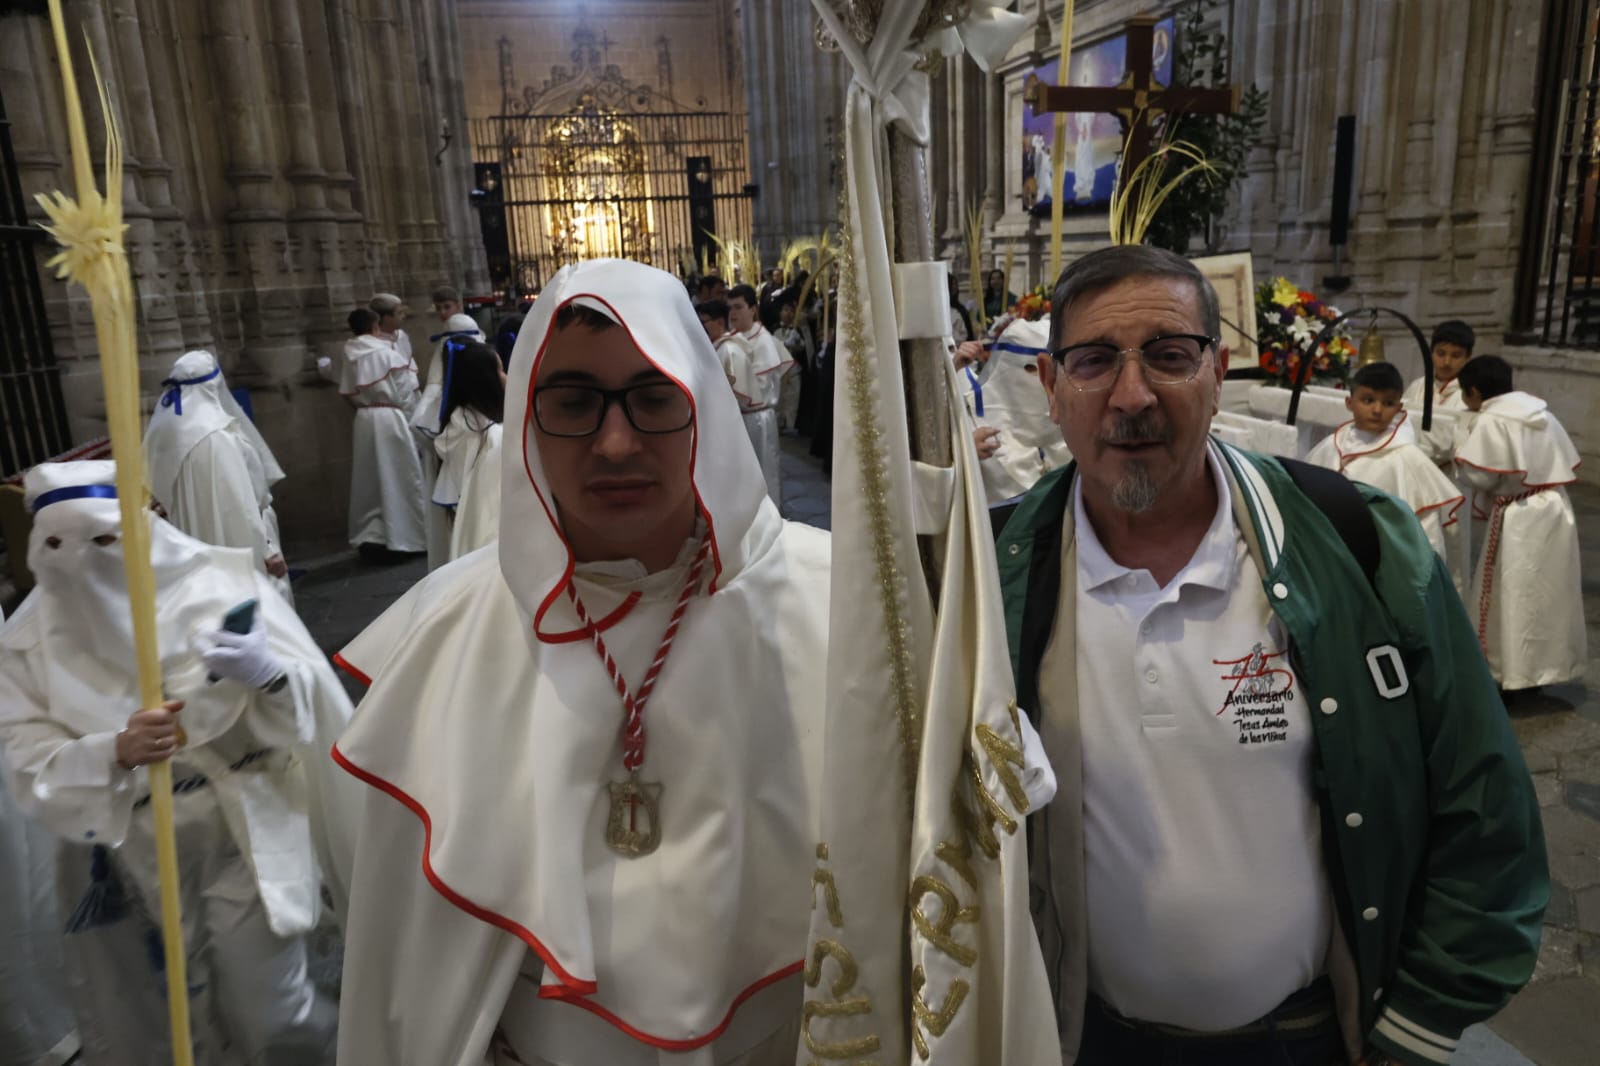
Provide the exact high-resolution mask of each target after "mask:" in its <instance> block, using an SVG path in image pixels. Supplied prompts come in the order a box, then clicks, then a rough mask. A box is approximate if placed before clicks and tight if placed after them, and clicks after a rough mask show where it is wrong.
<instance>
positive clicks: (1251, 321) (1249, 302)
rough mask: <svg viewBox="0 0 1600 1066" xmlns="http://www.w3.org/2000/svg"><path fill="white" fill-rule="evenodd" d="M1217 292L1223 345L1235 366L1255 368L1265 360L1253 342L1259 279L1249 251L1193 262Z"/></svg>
mask: <svg viewBox="0 0 1600 1066" xmlns="http://www.w3.org/2000/svg"><path fill="white" fill-rule="evenodd" d="M1190 262H1192V263H1194V265H1195V266H1197V267H1199V268H1200V273H1202V274H1204V275H1205V276H1206V279H1207V280H1209V281H1210V282H1211V287H1212V288H1214V289H1216V290H1217V306H1218V309H1219V310H1220V311H1221V312H1222V343H1224V344H1226V345H1227V346H1228V350H1229V351H1230V352H1232V353H1233V354H1232V357H1231V359H1230V364H1231V365H1232V366H1234V367H1247V366H1255V365H1256V364H1257V363H1258V362H1260V359H1261V353H1260V352H1258V351H1256V346H1255V344H1254V343H1253V342H1252V341H1251V340H1250V338H1251V337H1253V336H1255V332H1256V276H1255V269H1254V267H1253V266H1252V264H1251V258H1250V253H1249V252H1234V253H1232V254H1230V255H1212V256H1205V257H1202V258H1199V259H1193V260H1190Z"/></svg>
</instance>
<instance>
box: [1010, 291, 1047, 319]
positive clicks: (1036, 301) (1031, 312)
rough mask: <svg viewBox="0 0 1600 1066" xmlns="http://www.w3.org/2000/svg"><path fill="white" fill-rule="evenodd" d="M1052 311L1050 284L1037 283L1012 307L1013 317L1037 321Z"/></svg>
mask: <svg viewBox="0 0 1600 1066" xmlns="http://www.w3.org/2000/svg"><path fill="white" fill-rule="evenodd" d="M1049 313H1050V286H1048V285H1036V286H1034V288H1033V289H1032V290H1030V291H1029V292H1027V293H1026V294H1025V295H1024V296H1023V297H1022V299H1020V300H1018V301H1017V302H1016V304H1015V305H1013V306H1012V308H1011V317H1012V319H1018V318H1020V319H1022V320H1023V321H1024V322H1037V321H1039V319H1041V318H1044V317H1045V316H1046V315H1048V314H1049Z"/></svg>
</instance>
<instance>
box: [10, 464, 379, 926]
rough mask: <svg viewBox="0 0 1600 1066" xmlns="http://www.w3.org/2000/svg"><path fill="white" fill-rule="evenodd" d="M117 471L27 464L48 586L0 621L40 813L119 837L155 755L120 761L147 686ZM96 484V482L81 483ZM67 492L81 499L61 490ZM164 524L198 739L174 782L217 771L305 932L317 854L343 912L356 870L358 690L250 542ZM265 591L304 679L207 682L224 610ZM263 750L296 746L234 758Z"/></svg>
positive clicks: (282, 651)
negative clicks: (353, 762)
mask: <svg viewBox="0 0 1600 1066" xmlns="http://www.w3.org/2000/svg"><path fill="white" fill-rule="evenodd" d="M114 481H115V466H114V464H112V463H110V462H103V461H102V462H78V463H47V464H43V465H41V466H38V467H35V468H34V469H33V470H31V471H29V473H28V477H27V486H28V500H29V503H30V506H34V507H37V508H38V510H37V512H36V514H35V518H34V527H33V533H32V537H31V539H30V542H29V552H28V564H29V566H30V567H31V568H32V570H33V571H34V573H35V574H36V575H38V578H39V585H38V587H37V588H36V589H35V590H34V592H33V594H32V595H31V596H29V598H28V599H27V600H26V601H25V602H24V603H23V606H22V608H21V609H19V610H18V612H17V613H16V615H15V616H14V617H12V618H11V620H10V621H8V622H7V623H6V625H5V626H4V628H0V747H3V749H4V752H5V757H6V759H7V761H8V764H9V769H10V771H11V772H12V774H13V775H14V780H15V782H16V788H17V791H18V794H19V796H20V797H21V799H22V802H23V805H24V808H25V810H26V811H27V813H29V814H30V815H32V816H33V817H35V818H37V819H38V820H39V821H40V823H41V824H43V825H44V826H45V827H46V828H47V829H49V830H51V831H52V832H53V833H55V834H56V835H57V836H58V837H60V838H62V839H64V840H66V841H71V842H76V843H79V844H103V845H106V846H108V847H115V846H117V845H118V844H119V843H120V842H121V841H122V840H123V839H124V837H125V836H126V835H127V833H128V830H129V825H130V819H131V818H132V817H133V815H134V804H135V802H136V801H137V800H138V799H140V798H141V797H143V796H144V795H146V794H147V793H148V791H149V790H148V788H147V787H146V785H145V778H146V772H145V770H144V769H143V768H140V769H138V770H135V771H131V772H130V771H124V770H121V769H120V768H119V767H117V766H116V764H115V738H116V733H117V731H119V730H120V729H122V728H123V726H124V725H125V724H126V722H127V719H128V716H129V715H131V714H132V713H133V711H134V710H136V709H137V708H138V707H139V697H138V681H137V676H136V673H135V671H134V669H133V667H132V664H133V661H134V656H133V633H132V622H131V617H130V615H129V612H128V607H127V602H128V601H127V592H126V586H125V584H124V578H123V570H122V541H121V539H120V537H119V539H118V540H117V541H116V542H114V543H112V544H110V545H99V544H96V543H94V538H95V537H98V536H102V535H108V534H110V535H116V534H120V531H121V528H122V523H121V515H120V512H119V510H118V504H117V500H116V498H115V490H114V489H113V488H111V486H112V485H113V484H114ZM85 488H87V489H88V490H90V492H91V495H88V496H77V495H74V494H76V493H77V492H80V491H82V490H84V489H85ZM58 491H61V492H65V493H67V494H68V496H67V498H63V499H61V500H60V501H59V502H48V501H49V497H48V495H47V494H49V493H52V492H58ZM41 499H44V500H45V501H46V502H45V503H43V504H42V505H41V503H40V500H41ZM150 523H151V549H150V555H151V565H152V567H153V568H154V570H155V578H156V628H157V635H158V640H159V644H160V649H161V675H162V682H163V690H164V691H165V693H166V695H167V696H168V698H170V699H180V700H183V701H184V704H185V706H184V709H183V711H182V712H181V717H180V722H181V724H182V725H183V728H184V730H185V732H186V734H187V742H186V745H185V747H184V748H183V749H182V751H181V752H180V753H179V755H178V756H177V757H176V759H175V760H174V767H175V768H174V777H175V778H181V777H183V776H185V775H186V774H187V775H194V774H201V775H204V776H205V777H207V778H209V779H210V782H211V785H210V787H211V788H212V789H213V790H214V792H215V795H216V797H217V802H218V803H219V804H220V806H221V807H222V810H223V813H224V816H225V817H226V819H227V821H228V825H229V829H230V831H231V833H232V835H233V836H234V838H235V841H236V842H237V844H238V846H239V850H240V852H241V853H243V854H244V855H246V856H248V857H249V858H250V860H251V863H252V866H253V869H254V872H255V877H256V887H257V890H258V892H259V893H260V896H261V901H262V904H263V906H264V907H265V909H266V912H267V917H268V920H269V922H270V924H271V926H272V929H273V931H274V932H275V933H277V934H278V935H279V936H291V935H294V934H296V933H301V932H304V931H306V930H308V929H310V928H311V927H312V926H313V925H314V924H315V923H316V920H317V915H318V913H319V911H320V909H321V902H320V899H319V896H318V885H319V879H318V867H319V861H320V864H321V866H322V873H323V875H324V877H325V879H326V881H327V883H328V886H329V888H330V890H331V891H332V892H333V894H334V897H335V901H336V904H337V905H338V908H339V910H340V913H341V914H342V913H343V899H344V883H345V873H344V870H343V869H342V868H341V867H340V866H339V865H337V864H335V863H334V861H333V858H334V856H335V855H336V854H338V853H341V852H344V851H347V850H348V846H347V845H346V846H344V847H334V846H333V845H332V844H331V843H330V839H331V838H333V837H339V836H343V837H345V838H346V839H348V837H349V834H350V832H351V831H353V826H354V822H353V820H352V815H353V813H354V812H353V811H352V809H351V804H350V800H351V798H352V797H354V798H356V799H357V800H358V799H359V793H358V792H357V791H356V790H354V789H351V788H350V787H349V785H348V782H347V781H345V780H344V779H343V778H342V777H341V776H340V775H338V774H337V773H336V772H334V767H333V764H332V761H331V760H330V759H329V758H328V755H327V751H328V745H329V744H330V743H331V740H332V738H333V737H335V736H337V735H338V733H339V732H340V731H342V730H343V728H344V726H345V725H346V724H347V722H348V721H349V718H350V713H351V712H350V702H349V700H348V698H347V697H346V696H345V695H344V690H343V689H342V688H341V687H340V685H339V682H338V678H336V677H335V676H334V675H333V671H332V669H331V667H330V666H329V664H328V661H327V657H326V656H325V655H323V654H322V652H321V651H320V650H319V649H318V648H317V646H316V644H315V642H313V641H312V639H311V636H310V634H309V633H307V632H306V629H305V626H304V625H303V624H302V623H301V622H300V619H299V618H298V617H297V616H296V615H295V613H294V610H293V609H292V608H291V607H289V605H288V604H287V603H286V602H284V600H283V599H282V597H280V596H277V595H275V594H273V593H271V592H270V591H269V589H270V586H269V585H268V583H267V579H266V577H265V576H264V575H262V574H260V573H259V572H257V571H256V570H255V569H254V568H253V567H252V565H251V561H250V557H249V554H248V553H247V552H244V551H241V550H238V549H232V548H217V547H214V546H211V545H208V544H202V543H201V542H200V541H197V540H195V539H193V538H191V537H188V536H186V535H184V534H183V533H181V532H179V531H178V530H177V529H175V528H174V527H173V526H171V525H170V524H168V523H167V522H165V521H162V520H161V519H159V518H157V517H156V516H155V515H153V514H152V515H150ZM52 539H54V540H55V541H56V542H57V543H56V546H53V547H52V546H51V541H52ZM252 598H253V599H255V600H256V601H257V618H258V619H259V620H260V622H261V625H262V626H263V627H264V628H265V629H266V631H267V639H268V642H269V644H270V646H271V647H272V650H273V651H274V652H275V653H276V654H277V656H278V658H279V659H280V660H281V662H282V663H283V666H284V669H285V672H286V675H287V677H288V683H287V685H286V686H285V687H284V688H283V690H282V691H280V692H279V693H277V694H276V695H272V696H268V695H264V694H261V693H258V692H252V691H248V690H246V689H245V688H243V687H242V686H240V685H239V684H237V683H235V682H232V681H227V680H221V681H217V682H212V681H210V680H208V678H207V673H208V671H207V669H206V667H205V665H204V664H203V663H202V662H201V659H200V651H201V648H202V646H203V643H204V641H206V640H207V639H209V636H210V634H211V633H212V632H214V631H215V630H216V629H217V628H218V627H219V626H220V625H221V622H222V617H223V615H224V614H225V613H227V611H228V610H229V609H231V608H233V607H235V606H237V605H238V604H240V603H242V602H243V601H245V600H248V599H252ZM214 744H215V745H219V747H217V748H215V749H213V747H212V746H213V745H214ZM240 748H245V749H246V750H244V751H241V750H239V749H240ZM257 749H266V750H272V751H275V752H278V753H280V755H275V756H273V762H272V765H271V768H270V769H269V770H267V771H263V772H255V773H235V772H233V771H232V770H231V769H230V763H232V762H233V761H234V760H235V759H236V758H238V756H240V755H243V754H247V753H248V751H253V750H257Z"/></svg>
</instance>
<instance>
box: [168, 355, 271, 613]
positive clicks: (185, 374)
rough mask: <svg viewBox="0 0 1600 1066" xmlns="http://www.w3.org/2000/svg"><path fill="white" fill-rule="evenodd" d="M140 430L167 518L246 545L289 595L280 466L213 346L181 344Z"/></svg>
mask: <svg viewBox="0 0 1600 1066" xmlns="http://www.w3.org/2000/svg"><path fill="white" fill-rule="evenodd" d="M161 384H162V387H163V388H164V389H165V390H166V391H164V392H163V393H162V394H161V400H160V402H159V403H157V404H156V408H155V410H154V411H153V412H152V413H151V415H150V424H149V426H148V427H146V429H145V433H144V455H145V470H146V476H147V477H149V479H150V495H151V496H152V497H153V498H154V499H155V501H156V502H157V503H158V504H160V505H161V509H162V510H163V511H164V512H165V513H166V516H167V520H168V521H170V522H171V523H172V524H173V525H175V526H177V527H178V528H179V529H181V530H183V531H184V532H185V533H187V534H189V536H191V537H193V538H195V539H196V540H203V541H205V542H206V543H207V544H216V545H218V546H220V547H223V548H248V549H249V550H250V552H251V553H252V554H253V555H254V557H255V560H256V565H257V566H259V567H261V569H262V570H263V571H264V572H265V573H266V574H267V576H268V577H271V578H272V579H273V585H274V587H275V588H277V590H278V591H279V592H281V593H282V594H283V595H284V596H285V597H286V598H288V599H289V600H290V602H291V603H292V602H293V599H294V596H293V593H292V592H291V591H290V588H289V566H288V564H287V563H286V562H284V558H283V549H282V548H281V547H280V546H279V539H278V516H277V513H276V512H275V511H274V510H273V509H272V486H273V485H275V484H276V483H278V482H279V481H282V480H283V467H281V466H279V465H278V460H277V459H276V458H274V457H273V454H272V449H271V448H269V447H267V442H266V441H265V440H264V439H262V436H261V432H260V431H259V430H257V429H256V427H255V424H254V423H253V422H251V421H250V419H249V417H248V416H247V415H246V414H245V413H244V411H243V409H241V408H240V407H239V404H238V403H237V402H236V401H235V400H234V398H233V394H232V393H230V392H229V391H228V382H227V380H226V379H225V378H224V377H223V376H222V368H221V367H219V366H218V365H217V360H216V357H215V356H214V355H212V354H211V353H210V352H204V351H192V352H185V353H184V354H183V355H182V356H181V357H180V358H179V359H178V361H177V362H176V363H173V364H172V373H171V374H169V375H168V376H167V379H166V380H165V381H163V382H162V383H161Z"/></svg>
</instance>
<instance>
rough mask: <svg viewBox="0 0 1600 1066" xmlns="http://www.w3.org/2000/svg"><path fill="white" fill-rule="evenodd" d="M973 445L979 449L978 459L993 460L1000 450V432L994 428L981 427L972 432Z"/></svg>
mask: <svg viewBox="0 0 1600 1066" xmlns="http://www.w3.org/2000/svg"><path fill="white" fill-rule="evenodd" d="M972 443H973V444H975V445H977V447H978V458H979V459H988V458H991V457H992V456H993V455H994V454H995V453H996V452H998V451H999V450H1000V431H999V430H998V429H996V428H995V427H994V426H979V427H978V428H977V429H975V430H973V431H972Z"/></svg>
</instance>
